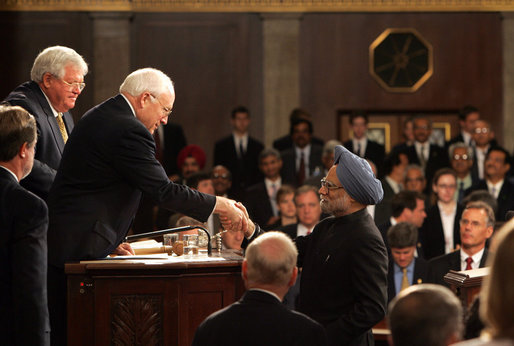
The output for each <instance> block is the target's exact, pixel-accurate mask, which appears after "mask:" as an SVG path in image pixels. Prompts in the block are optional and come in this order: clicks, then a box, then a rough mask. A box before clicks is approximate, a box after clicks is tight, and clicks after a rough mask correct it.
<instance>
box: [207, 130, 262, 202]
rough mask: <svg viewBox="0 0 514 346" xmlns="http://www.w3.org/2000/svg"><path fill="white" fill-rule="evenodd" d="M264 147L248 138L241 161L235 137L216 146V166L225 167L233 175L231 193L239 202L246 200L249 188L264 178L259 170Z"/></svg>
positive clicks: (219, 142)
mask: <svg viewBox="0 0 514 346" xmlns="http://www.w3.org/2000/svg"><path fill="white" fill-rule="evenodd" d="M262 149H264V146H263V145H262V143H261V142H259V141H258V140H256V139H254V138H252V137H250V136H248V144H247V146H246V152H245V154H244V157H243V160H242V161H241V160H239V158H238V156H237V150H236V147H235V144H234V136H233V135H230V136H228V137H225V138H223V139H220V140H219V141H217V142H216V144H215V145H214V165H223V166H225V167H227V168H228V170H229V171H230V172H231V173H232V187H231V188H230V193H231V194H232V195H234V196H236V197H237V199H238V200H244V193H245V190H246V188H247V187H249V186H252V185H255V184H257V183H258V182H259V181H261V180H262V178H263V176H262V173H261V171H260V170H259V154H260V152H261V151H262Z"/></svg>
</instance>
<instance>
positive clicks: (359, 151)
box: [357, 143, 362, 157]
mask: <svg viewBox="0 0 514 346" xmlns="http://www.w3.org/2000/svg"><path fill="white" fill-rule="evenodd" d="M361 149H362V148H361V144H360V143H359V144H357V156H360V157H362V155H361Z"/></svg>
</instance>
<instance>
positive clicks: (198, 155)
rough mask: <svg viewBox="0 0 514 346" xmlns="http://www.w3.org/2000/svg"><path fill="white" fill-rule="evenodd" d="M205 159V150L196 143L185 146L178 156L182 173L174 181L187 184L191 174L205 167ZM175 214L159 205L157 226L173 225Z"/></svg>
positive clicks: (162, 227)
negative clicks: (171, 220)
mask: <svg viewBox="0 0 514 346" xmlns="http://www.w3.org/2000/svg"><path fill="white" fill-rule="evenodd" d="M205 161H206V156H205V151H203V149H202V148H201V147H200V146H198V145H196V144H189V145H187V146H185V147H184V148H182V150H180V151H179V153H178V157H177V166H178V168H179V169H180V174H179V175H178V176H177V175H175V176H174V177H173V178H174V179H177V180H174V181H173V180H172V181H173V182H175V183H177V184H182V185H187V179H188V178H189V177H190V176H191V175H193V174H195V173H198V172H200V171H201V170H202V169H203V168H204V167H205ZM170 180H171V179H170ZM144 197H146V198H147V199H151V198H152V197H151V196H146V195H143V198H144ZM173 214H176V212H175V211H172V210H169V209H167V208H162V207H157V215H156V216H155V228H156V229H166V228H169V227H172V226H173V225H170V218H171V217H172V215H173Z"/></svg>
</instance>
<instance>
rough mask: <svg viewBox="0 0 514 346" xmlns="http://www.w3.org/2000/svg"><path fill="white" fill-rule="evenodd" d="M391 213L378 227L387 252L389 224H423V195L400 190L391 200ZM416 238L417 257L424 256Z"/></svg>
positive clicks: (388, 247) (388, 246)
mask: <svg viewBox="0 0 514 346" xmlns="http://www.w3.org/2000/svg"><path fill="white" fill-rule="evenodd" d="M391 213H392V214H391V217H390V218H389V220H387V221H386V222H385V223H383V224H381V225H380V226H379V227H378V229H379V231H380V234H381V235H382V238H383V240H384V243H385V245H386V248H387V251H388V253H390V250H391V246H390V245H389V243H388V238H387V231H388V230H389V228H391V226H395V225H396V224H398V223H400V222H402V223H403V222H408V223H410V224H412V225H413V226H414V227H416V229H419V228H420V227H421V225H423V221H424V220H425V218H426V216H427V214H426V213H425V196H423V194H421V193H420V192H416V191H400V192H399V193H398V194H397V195H395V196H394V197H393V199H392V200H391ZM416 238H418V241H417V242H416V251H417V253H418V257H424V253H423V248H422V247H421V243H420V242H419V237H417V236H416Z"/></svg>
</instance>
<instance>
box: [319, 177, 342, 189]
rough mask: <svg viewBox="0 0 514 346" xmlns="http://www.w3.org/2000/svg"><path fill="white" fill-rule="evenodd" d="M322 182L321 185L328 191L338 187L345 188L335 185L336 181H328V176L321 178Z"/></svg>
mask: <svg viewBox="0 0 514 346" xmlns="http://www.w3.org/2000/svg"><path fill="white" fill-rule="evenodd" d="M320 183H321V187H324V188H325V189H327V191H331V190H338V189H343V188H344V187H342V186H337V185H335V184H334V183H332V182H330V181H327V179H326V178H323V179H321V181H320ZM328 184H332V185H328Z"/></svg>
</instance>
